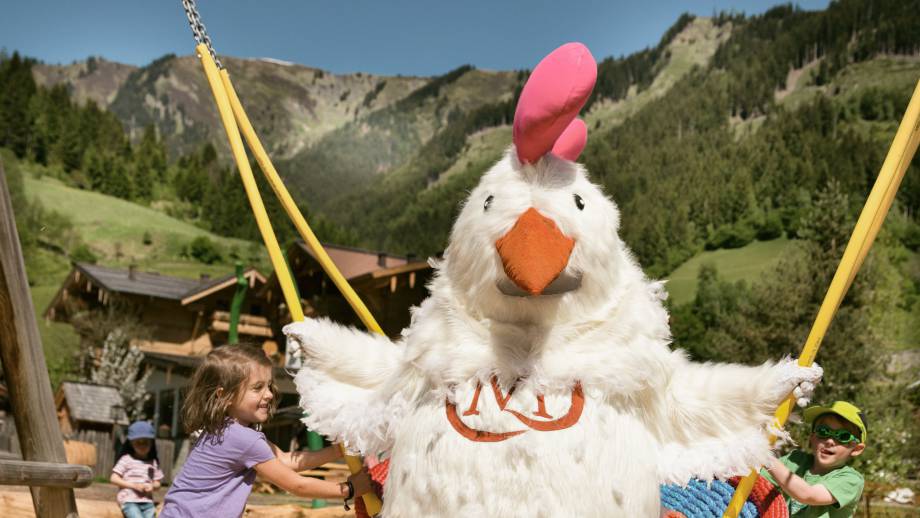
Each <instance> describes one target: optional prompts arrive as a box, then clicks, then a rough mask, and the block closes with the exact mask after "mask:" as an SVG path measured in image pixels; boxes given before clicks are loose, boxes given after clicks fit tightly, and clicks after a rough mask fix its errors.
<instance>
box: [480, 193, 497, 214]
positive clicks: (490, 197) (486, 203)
mask: <svg viewBox="0 0 920 518" xmlns="http://www.w3.org/2000/svg"><path fill="white" fill-rule="evenodd" d="M493 198H495V196H492V195H491V194H490V195H489V197H488V198H486V202H485V203H484V204H483V205H482V210H489V205H492V199H493Z"/></svg>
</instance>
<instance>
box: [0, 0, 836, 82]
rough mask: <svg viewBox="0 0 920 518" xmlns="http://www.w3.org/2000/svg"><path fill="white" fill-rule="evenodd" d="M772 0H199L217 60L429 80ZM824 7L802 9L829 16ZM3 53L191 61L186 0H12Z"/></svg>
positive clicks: (595, 46)
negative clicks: (262, 60)
mask: <svg viewBox="0 0 920 518" xmlns="http://www.w3.org/2000/svg"><path fill="white" fill-rule="evenodd" d="M777 3H780V2H778V1H776V0H767V1H758V0H734V1H733V0H709V1H703V0H691V1H683V2H680V1H671V0H660V1H656V0H645V1H622V0H607V1H603V0H566V1H565V2H561V1H560V2H544V1H540V0H531V1H523V0H465V1H450V2H448V1H444V0H441V1H438V0H428V1H422V0H376V1H371V0H322V1H319V0H300V1H297V0H277V1H275V0H259V1H249V2H243V1H241V0H199V9H200V11H201V15H202V19H203V20H204V22H205V25H206V26H207V28H208V32H209V33H210V35H211V38H212V39H213V41H214V44H215V48H216V49H217V52H218V53H220V54H228V55H233V56H239V57H271V58H276V59H282V60H287V61H293V62H296V63H302V64H305V65H309V66H315V67H319V68H323V69H326V70H329V71H332V72H337V73H342V72H356V71H362V72H369V73H374V74H387V75H395V74H398V73H400V74H405V75H434V74H441V73H444V72H446V71H448V70H451V69H453V68H456V67H457V66H459V65H462V64H465V63H470V64H472V65H474V66H476V67H478V68H485V69H503V70H509V69H521V68H531V67H533V66H534V65H535V64H536V62H537V61H539V59H540V58H541V57H542V56H544V55H545V54H546V53H547V52H548V51H550V50H552V49H553V48H555V47H557V46H559V45H560V44H562V43H565V42H567V41H581V42H583V43H585V44H586V45H588V48H590V49H591V52H592V53H593V54H594V56H595V57H596V58H597V59H598V60H600V59H602V58H604V57H607V56H619V55H623V54H629V53H631V52H635V51H637V50H640V49H642V48H645V47H647V46H651V45H655V44H657V42H658V40H659V38H660V37H661V35H662V33H663V32H664V31H665V30H666V29H667V28H668V27H669V26H670V25H672V24H673V23H674V21H675V20H677V18H678V16H680V14H681V13H682V12H691V13H693V14H697V15H700V16H710V15H712V14H713V13H717V12H719V11H722V10H726V11H728V10H734V11H736V12H744V13H747V14H755V13H761V12H763V11H765V10H766V9H768V8H769V7H770V6H772V5H775V4H777ZM828 3H829V0H800V1H798V2H797V4H798V5H799V6H800V7H802V8H803V9H824V8H826V7H827V5H828ZM2 11H3V16H2V17H0V48H5V49H6V50H7V51H13V50H18V51H19V52H20V53H23V54H26V55H28V56H31V57H35V58H38V59H40V60H43V61H45V62H48V63H69V62H71V61H74V60H81V59H85V58H86V57H87V56H90V55H97V56H103V57H105V58H107V59H111V60H115V61H120V62H123V63H131V64H135V65H144V64H147V63H149V62H150V61H152V60H154V59H156V58H157V57H160V56H162V55H163V54H167V53H175V54H190V53H191V52H192V50H193V48H194V40H193V39H192V36H191V32H190V31H189V28H188V24H187V22H186V19H185V15H184V13H183V11H182V8H181V2H180V1H179V0H27V1H14V2H5V5H4V6H3V9H2Z"/></svg>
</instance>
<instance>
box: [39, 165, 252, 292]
mask: <svg viewBox="0 0 920 518" xmlns="http://www.w3.org/2000/svg"><path fill="white" fill-rule="evenodd" d="M24 180H25V189H26V194H27V196H29V197H30V198H35V199H38V200H39V201H40V202H41V203H42V205H44V206H45V207H46V208H48V209H51V210H54V211H57V212H60V213H61V214H63V215H64V216H66V217H67V218H68V219H70V221H72V222H73V224H74V227H75V229H76V230H77V231H78V233H79V235H80V236H81V237H82V239H83V241H84V242H85V243H87V244H88V245H89V247H90V249H91V250H92V251H93V253H94V254H96V255H97V257H99V258H100V260H102V261H103V262H105V263H106V264H116V265H117V264H128V263H131V262H133V263H136V264H138V265H139V266H141V267H144V268H158V269H159V271H161V273H164V274H174V275H185V276H197V273H198V272H199V271H200V272H201V273H213V270H214V269H215V268H216V267H215V266H214V265H205V264H202V263H197V262H194V261H187V260H182V259H181V258H180V256H181V254H182V248H183V247H184V246H185V245H187V244H188V243H189V242H190V241H191V240H192V239H194V238H196V237H206V238H208V239H211V240H212V241H214V242H215V243H218V244H219V245H220V246H221V247H222V248H223V249H224V252H225V255H227V256H228V258H229V256H230V255H236V256H238V257H240V258H241V259H244V260H250V259H255V260H256V261H257V262H261V261H262V255H261V250H259V249H258V245H257V244H254V243H252V242H249V241H244V240H241V239H233V238H224V237H220V236H217V235H214V234H212V233H210V232H208V231H206V230H204V229H201V228H199V227H196V226H195V225H192V224H191V223H186V222H183V221H179V220H177V219H174V218H172V217H170V216H168V215H166V214H164V213H162V212H158V211H156V210H153V209H151V208H148V207H143V206H141V205H137V204H134V203H131V202H129V201H126V200H122V199H120V198H115V197H112V196H106V195H105V194H100V193H97V192H93V191H85V190H81V189H75V188H73V187H68V186H66V185H64V184H63V183H61V182H60V181H58V180H56V179H53V178H50V177H41V178H36V177H34V176H26V177H25V179H24ZM240 217H241V218H248V217H251V216H250V215H249V214H241V215H240ZM145 234H146V235H147V236H148V237H149V241H150V242H149V243H144V241H145V239H144V237H145ZM253 249H255V251H256V253H255V254H254V255H253V254H252V252H253ZM247 254H249V255H247Z"/></svg>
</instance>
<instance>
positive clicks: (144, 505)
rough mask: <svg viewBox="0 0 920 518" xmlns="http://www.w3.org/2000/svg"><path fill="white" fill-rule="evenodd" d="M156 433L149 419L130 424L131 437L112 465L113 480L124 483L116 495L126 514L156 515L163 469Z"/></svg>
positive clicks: (127, 516) (135, 516) (132, 516)
mask: <svg viewBox="0 0 920 518" xmlns="http://www.w3.org/2000/svg"><path fill="white" fill-rule="evenodd" d="M155 438H156V434H155V433H154V431H153V425H151V424H150V423H148V422H147V421H135V422H134V423H131V426H129V427H128V440H127V441H125V443H124V444H123V445H122V446H121V451H120V452H119V454H118V462H117V463H115V467H113V468H112V476H111V478H110V479H109V480H111V482H112V484H115V485H116V486H118V487H120V488H121V490H120V491H118V495H117V496H116V499H117V500H118V505H119V506H121V512H122V513H123V514H124V515H125V518H154V517H155V516H156V508H155V506H154V502H153V492H154V491H155V490H156V489H157V488H159V487H160V481H161V480H162V479H163V472H162V471H160V466H159V464H160V460H159V458H158V457H157V445H156V441H155V440H154V439H155Z"/></svg>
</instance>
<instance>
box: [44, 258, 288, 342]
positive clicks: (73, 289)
mask: <svg viewBox="0 0 920 518" xmlns="http://www.w3.org/2000/svg"><path fill="white" fill-rule="evenodd" d="M243 275H244V276H245V278H246V279H247V280H248V281H249V290H248V292H247V295H246V300H245V302H244V304H243V307H242V311H241V315H240V323H239V326H238V331H239V337H240V341H248V342H254V343H257V344H260V345H262V346H263V348H265V349H266V351H267V352H269V353H270V354H272V353H276V352H277V351H278V346H277V344H276V342H275V340H274V337H273V334H272V326H271V325H270V324H269V322H268V319H267V318H266V317H265V316H264V314H263V313H264V303H263V302H262V301H261V300H260V299H259V297H258V295H257V293H258V292H259V290H261V289H262V287H263V286H264V284H265V277H264V276H263V275H262V274H261V273H259V271H258V270H256V269H255V268H252V267H249V268H247V269H246V270H245V271H244V273H243ZM235 291H236V275H235V274H234V273H230V274H228V275H225V276H223V277H220V278H218V279H210V278H208V277H205V276H202V277H201V278H199V279H184V278H179V277H172V276H169V275H161V274H158V273H155V272H141V271H138V270H137V268H135V267H133V266H132V267H129V268H128V269H119V268H109V267H105V266H99V265H95V264H88V263H76V264H74V266H73V270H71V272H70V274H68V276H67V278H66V280H65V281H64V284H63V285H62V286H61V288H60V289H59V290H58V292H57V294H56V295H55V297H54V299H52V301H51V303H50V304H49V305H48V308H47V309H46V310H45V318H47V319H50V320H55V321H60V322H69V321H70V318H71V317H72V316H73V315H74V314H76V313H77V312H80V311H85V310H91V309H99V308H104V307H105V306H108V305H110V304H113V303H115V302H116V301H117V302H119V303H123V304H126V305H128V306H130V307H131V308H133V309H134V310H135V311H136V312H137V314H138V317H139V319H140V324H141V325H143V326H144V327H145V328H147V329H148V330H149V331H150V337H149V338H146V339H140V338H137V339H135V340H134V343H135V344H136V345H137V346H138V347H139V348H140V349H141V350H142V351H144V352H157V353H163V354H172V355H183V356H186V355H203V354H207V353H208V351H210V350H211V349H212V348H213V347H214V346H215V345H219V344H223V343H227V331H228V330H229V329H230V303H231V301H232V299H233V294H234V293H235Z"/></svg>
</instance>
